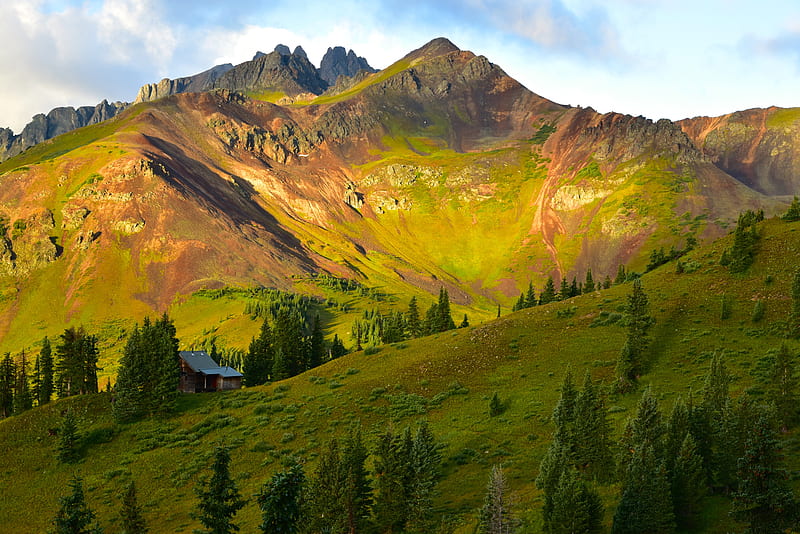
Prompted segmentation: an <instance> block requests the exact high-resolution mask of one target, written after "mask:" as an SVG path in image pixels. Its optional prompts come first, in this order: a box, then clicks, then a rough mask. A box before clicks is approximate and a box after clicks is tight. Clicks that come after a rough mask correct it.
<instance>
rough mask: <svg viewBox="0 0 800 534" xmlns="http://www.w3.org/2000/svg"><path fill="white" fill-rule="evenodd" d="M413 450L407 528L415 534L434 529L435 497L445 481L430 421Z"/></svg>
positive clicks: (419, 432) (416, 437)
mask: <svg viewBox="0 0 800 534" xmlns="http://www.w3.org/2000/svg"><path fill="white" fill-rule="evenodd" d="M410 450H411V453H410V459H411V472H410V479H409V485H408V499H409V501H408V506H409V510H410V514H409V517H408V522H407V528H408V530H409V531H411V532H420V533H424V532H431V531H432V530H434V529H433V526H434V520H433V498H434V497H435V495H436V486H437V484H438V483H439V479H440V478H441V473H440V471H441V461H442V455H441V452H440V446H439V444H438V443H436V439H435V438H434V436H433V433H432V432H431V429H430V427H429V426H428V423H427V422H425V421H423V422H422V423H420V425H419V427H418V428H417V432H416V433H415V434H414V440H413V443H412V444H411V449H410Z"/></svg>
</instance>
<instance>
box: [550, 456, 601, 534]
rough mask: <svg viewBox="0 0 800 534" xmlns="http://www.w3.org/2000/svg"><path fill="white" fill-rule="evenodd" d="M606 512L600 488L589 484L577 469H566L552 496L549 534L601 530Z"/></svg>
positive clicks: (587, 532)
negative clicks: (596, 489) (598, 489)
mask: <svg viewBox="0 0 800 534" xmlns="http://www.w3.org/2000/svg"><path fill="white" fill-rule="evenodd" d="M604 513H605V510H604V508H603V503H602V501H601V500H600V495H599V494H598V493H597V491H595V490H594V489H592V488H590V487H589V486H587V485H586V482H585V481H584V480H583V479H581V477H580V476H579V475H578V472H577V471H576V470H575V469H573V468H568V469H565V470H564V471H563V472H562V473H561V477H560V478H559V481H558V486H556V491H555V494H554V496H553V513H552V516H551V520H550V530H549V532H550V534H574V533H576V532H581V533H586V534H593V533H599V532H602V531H603V514H604Z"/></svg>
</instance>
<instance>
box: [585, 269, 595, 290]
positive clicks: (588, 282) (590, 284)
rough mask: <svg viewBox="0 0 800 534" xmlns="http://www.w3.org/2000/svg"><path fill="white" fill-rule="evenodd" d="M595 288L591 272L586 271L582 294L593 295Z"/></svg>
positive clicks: (589, 270)
mask: <svg viewBox="0 0 800 534" xmlns="http://www.w3.org/2000/svg"><path fill="white" fill-rule="evenodd" d="M594 291H595V286H594V278H592V270H591V269H588V270H587V271H586V282H585V283H584V284H583V292H584V293H594Z"/></svg>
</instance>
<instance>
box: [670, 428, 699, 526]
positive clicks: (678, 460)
mask: <svg viewBox="0 0 800 534" xmlns="http://www.w3.org/2000/svg"><path fill="white" fill-rule="evenodd" d="M706 480H707V478H706V472H705V469H704V468H703V458H702V457H701V456H700V454H699V453H698V451H697V446H696V445H695V441H694V439H693V438H692V435H691V434H690V433H688V432H687V433H686V436H685V437H684V439H683V443H681V447H680V449H679V450H678V453H677V455H676V456H675V459H674V468H673V471H672V504H673V509H674V512H675V519H676V521H677V524H678V526H679V527H680V528H682V529H691V528H693V527H694V526H695V522H696V519H697V515H698V514H699V513H700V511H701V506H700V504H701V502H702V501H703V498H704V497H705V495H706Z"/></svg>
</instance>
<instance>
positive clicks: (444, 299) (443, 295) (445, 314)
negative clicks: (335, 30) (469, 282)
mask: <svg viewBox="0 0 800 534" xmlns="http://www.w3.org/2000/svg"><path fill="white" fill-rule="evenodd" d="M455 327H456V324H455V322H453V315H452V314H451V313H450V295H449V294H448V293H447V289H445V288H444V287H442V288H441V289H439V306H438V314H437V329H436V331H437V332H444V331H446V330H453V329H455Z"/></svg>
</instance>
